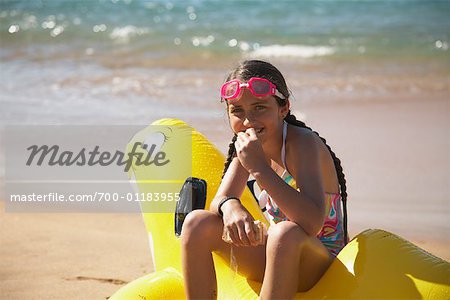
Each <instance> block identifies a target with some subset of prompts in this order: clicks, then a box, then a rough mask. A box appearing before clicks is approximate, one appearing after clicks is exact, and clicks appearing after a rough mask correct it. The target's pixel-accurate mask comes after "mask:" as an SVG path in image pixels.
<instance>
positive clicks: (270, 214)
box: [258, 121, 347, 256]
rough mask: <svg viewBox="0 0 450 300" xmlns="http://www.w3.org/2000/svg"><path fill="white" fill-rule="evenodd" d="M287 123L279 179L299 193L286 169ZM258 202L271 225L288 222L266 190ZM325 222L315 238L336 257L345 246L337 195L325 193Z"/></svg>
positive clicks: (339, 196)
mask: <svg viewBox="0 0 450 300" xmlns="http://www.w3.org/2000/svg"><path fill="white" fill-rule="evenodd" d="M287 125H288V124H287V123H286V121H285V122H284V126H283V146H282V148H281V160H282V162H283V166H284V172H283V174H282V175H281V178H282V179H283V180H284V181H285V182H286V183H287V184H289V186H291V187H292V188H294V189H296V190H298V191H300V189H299V188H297V184H296V182H295V179H294V177H292V175H290V174H289V173H288V171H287V167H286V147H285V145H286V135H287ZM258 202H259V205H260V207H261V208H262V210H263V212H264V215H265V216H266V218H267V219H268V221H269V222H270V223H271V224H276V223H278V222H281V221H288V220H289V219H288V218H287V217H286V215H285V214H284V213H283V212H282V211H281V210H280V209H279V207H278V206H277V204H276V203H275V201H274V200H273V199H272V198H271V197H270V196H269V194H268V193H267V192H266V190H263V191H262V192H261V194H260V195H259V197H258ZM325 213H326V217H325V222H324V224H323V227H322V229H321V230H320V232H319V234H318V235H317V238H318V239H319V240H320V241H321V242H322V244H324V245H325V247H327V249H328V250H329V251H330V253H331V254H333V255H334V256H336V255H337V254H338V253H339V251H341V249H342V248H343V247H344V246H345V244H346V242H347V241H345V240H344V226H343V224H344V222H343V217H342V209H341V195H340V194H338V193H325Z"/></svg>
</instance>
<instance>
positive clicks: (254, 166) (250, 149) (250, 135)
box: [234, 128, 267, 174]
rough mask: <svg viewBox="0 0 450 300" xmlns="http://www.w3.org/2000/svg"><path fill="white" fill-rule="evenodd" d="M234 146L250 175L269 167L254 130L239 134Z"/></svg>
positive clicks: (250, 129)
mask: <svg viewBox="0 0 450 300" xmlns="http://www.w3.org/2000/svg"><path fill="white" fill-rule="evenodd" d="M234 146H235V148H236V155H237V157H238V158H239V161H240V162H241V164H242V166H243V167H244V168H245V169H246V170H247V171H248V172H249V173H250V174H253V172H255V171H256V170H258V169H260V168H262V167H266V166H267V160H266V157H265V155H264V151H263V148H262V145H261V142H260V141H259V140H258V137H257V136H256V131H255V129H254V128H249V129H247V130H246V131H245V132H239V133H238V134H237V140H236V142H235V143H234Z"/></svg>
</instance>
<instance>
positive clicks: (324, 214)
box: [181, 60, 348, 299]
mask: <svg viewBox="0 0 450 300" xmlns="http://www.w3.org/2000/svg"><path fill="white" fill-rule="evenodd" d="M221 95H222V100H223V101H225V102H226V104H227V112H228V117H229V121H230V125H231V128H232V130H233V132H234V137H233V139H232V141H231V143H230V147H229V151H228V157H227V161H226V163H225V169H224V172H223V179H222V182H221V185H220V187H219V189H218V192H217V195H216V196H215V198H214V200H213V201H212V203H211V205H210V209H209V211H206V210H194V211H193V212H191V213H190V214H188V215H187V217H186V220H185V222H184V225H183V229H182V235H181V238H182V261H183V275H184V280H185V291H186V296H187V298H188V299H194V298H197V299H200V298H201V299H214V298H216V296H217V283H216V277H215V270H214V263H213V259H212V255H211V252H212V251H215V252H216V253H218V254H219V255H221V256H223V257H224V258H225V259H226V260H227V261H229V259H230V258H229V255H230V247H232V246H235V247H234V248H233V251H234V255H235V259H236V261H237V264H238V266H239V272H240V273H242V274H243V275H244V276H246V277H247V278H249V279H252V280H256V281H260V282H262V288H261V293H260V298H261V299H291V298H293V297H294V295H295V294H296V293H297V292H298V291H306V290H308V289H310V288H311V287H313V286H314V284H315V283H316V282H317V281H318V280H319V279H320V278H321V276H322V275H323V274H324V273H325V271H326V270H327V269H328V267H329V266H330V264H331V263H332V261H333V259H334V257H335V256H336V255H337V254H338V253H339V251H340V250H341V249H342V248H343V247H344V246H345V244H346V243H347V241H348V238H347V228H346V199H347V193H346V185H345V178H344V174H343V172H342V167H341V163H340V160H339V159H338V158H337V157H336V155H335V154H334V153H333V151H331V149H330V147H329V146H328V145H327V144H326V141H325V140H324V139H322V138H320V137H319V135H318V134H317V133H316V132H313V131H312V130H311V128H309V127H307V126H306V125H305V124H304V123H303V122H301V121H298V120H296V118H295V117H294V116H293V115H292V114H291V113H290V104H289V90H288V88H287V86H286V82H285V80H284V78H283V75H282V74H281V73H280V71H278V69H276V68H275V67H274V66H273V65H271V64H270V63H267V62H263V61H258V60H250V61H244V62H243V63H241V64H240V65H239V66H238V67H237V68H236V69H235V70H233V71H232V72H231V74H230V75H229V76H228V78H227V80H226V83H225V84H224V85H223V86H222V89H221ZM249 175H252V176H253V177H254V178H255V179H256V182H257V184H258V186H259V187H260V188H261V189H262V190H263V192H262V193H261V195H260V197H259V202H260V205H264V203H265V208H266V210H267V211H266V216H267V217H268V218H269V220H270V222H271V224H272V225H271V226H270V228H269V230H268V236H267V239H266V240H265V241H264V244H263V245H261V244H259V243H257V241H256V234H255V227H254V226H253V221H254V220H253V217H252V216H251V215H250V214H249V212H248V211H247V210H246V209H245V207H244V206H242V205H241V203H240V200H239V197H240V196H241V194H242V193H243V191H244V188H245V186H246V182H247V180H248V178H249ZM341 201H342V203H343V204H344V218H343V217H342V211H341ZM261 202H262V203H261ZM222 236H229V238H230V239H231V240H232V243H231V244H230V243H226V242H225V241H224V240H222Z"/></svg>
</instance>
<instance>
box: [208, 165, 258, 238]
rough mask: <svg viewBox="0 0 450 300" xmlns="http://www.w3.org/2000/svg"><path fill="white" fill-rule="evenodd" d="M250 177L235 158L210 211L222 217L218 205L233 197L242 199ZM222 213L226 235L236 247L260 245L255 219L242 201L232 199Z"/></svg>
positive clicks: (223, 207) (224, 206)
mask: <svg viewBox="0 0 450 300" xmlns="http://www.w3.org/2000/svg"><path fill="white" fill-rule="evenodd" d="M248 176H249V173H248V171H247V170H246V169H245V168H244V167H243V166H242V164H241V163H240V161H239V159H238V158H237V157H235V158H233V160H232V161H231V164H230V166H229V168H228V170H227V172H226V173H225V176H224V177H223V180H222V183H221V184H220V187H219V189H218V191H217V194H216V196H215V197H214V199H213V201H212V202H211V205H210V208H209V209H210V211H212V212H214V213H216V214H218V215H220V213H219V212H218V205H219V202H220V201H221V200H222V199H224V198H226V197H231V196H232V197H237V198H240V197H241V195H242V193H243V192H244V188H245V186H246V185H247V180H248ZM221 211H222V213H223V216H222V221H223V230H224V234H225V235H226V236H229V237H230V238H231V240H232V242H233V244H234V245H236V246H255V245H257V244H258V241H257V239H256V232H255V228H254V225H253V221H254V219H253V217H252V215H251V214H250V213H249V212H248V211H247V209H246V208H245V207H244V206H243V205H242V204H241V203H240V201H237V200H235V199H232V200H229V201H227V202H225V203H224V204H223V205H222V207H221Z"/></svg>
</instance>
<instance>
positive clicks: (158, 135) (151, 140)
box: [142, 131, 168, 158]
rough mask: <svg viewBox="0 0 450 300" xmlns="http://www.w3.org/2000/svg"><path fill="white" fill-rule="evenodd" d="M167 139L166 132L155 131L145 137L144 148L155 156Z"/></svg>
mask: <svg viewBox="0 0 450 300" xmlns="http://www.w3.org/2000/svg"><path fill="white" fill-rule="evenodd" d="M167 139H168V138H167V136H166V135H165V134H164V133H162V132H160V131H157V132H153V133H152V134H150V135H149V136H147V137H146V138H145V140H144V143H143V144H142V148H144V149H146V150H147V151H148V152H149V153H150V154H151V155H152V156H155V155H156V153H158V152H159V151H160V150H161V148H162V147H163V145H164V143H165V142H166V141H167ZM153 146H154V147H153ZM151 158H152V157H151Z"/></svg>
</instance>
